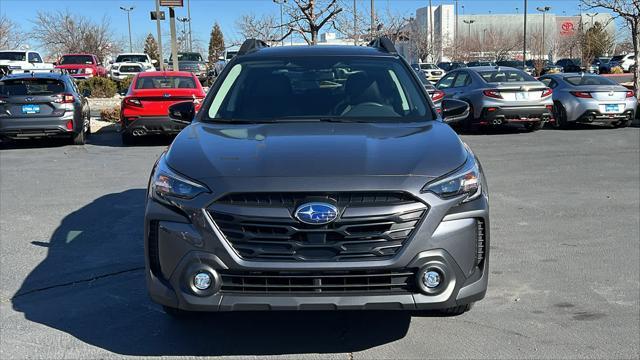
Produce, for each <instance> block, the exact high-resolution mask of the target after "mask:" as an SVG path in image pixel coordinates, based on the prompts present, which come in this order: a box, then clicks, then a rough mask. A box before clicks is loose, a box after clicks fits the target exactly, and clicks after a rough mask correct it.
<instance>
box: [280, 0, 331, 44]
mask: <svg viewBox="0 0 640 360" xmlns="http://www.w3.org/2000/svg"><path fill="white" fill-rule="evenodd" d="M285 11H286V13H287V15H288V18H289V22H288V23H287V24H283V26H286V27H287V28H288V31H287V33H286V35H285V38H286V37H287V36H289V35H291V34H292V33H298V34H300V35H301V36H302V38H303V39H304V40H305V41H306V42H307V44H309V45H317V44H318V33H319V32H320V30H321V29H322V28H324V27H325V26H326V25H329V26H333V27H334V28H335V24H334V21H335V20H336V17H337V15H338V14H340V13H341V12H342V7H340V6H339V3H338V0H293V1H290V2H287V3H286V5H285ZM277 40H278V41H280V40H281V39H277Z"/></svg>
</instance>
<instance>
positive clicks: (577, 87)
mask: <svg viewBox="0 0 640 360" xmlns="http://www.w3.org/2000/svg"><path fill="white" fill-rule="evenodd" d="M540 81H542V82H543V83H545V84H547V85H548V86H549V87H550V88H552V89H553V102H554V113H555V118H556V122H555V124H556V126H557V127H560V128H567V127H569V126H570V125H573V124H575V123H593V122H598V123H608V124H611V125H613V126H614V127H626V126H629V124H631V121H632V120H633V116H634V112H635V111H636V109H637V106H638V100H637V99H636V98H635V96H634V95H635V94H634V92H633V91H632V90H628V89H627V88H625V87H624V86H621V85H619V84H618V83H616V82H614V81H612V80H609V79H607V78H605V77H603V76H600V75H594V74H584V73H572V74H553V75H545V76H543V77H541V78H540Z"/></svg>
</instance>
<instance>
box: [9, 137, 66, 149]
mask: <svg viewBox="0 0 640 360" xmlns="http://www.w3.org/2000/svg"><path fill="white" fill-rule="evenodd" d="M67 145H71V141H70V139H65V138H41V139H19V140H11V139H0V150H16V149H41V148H53V147H63V146H67Z"/></svg>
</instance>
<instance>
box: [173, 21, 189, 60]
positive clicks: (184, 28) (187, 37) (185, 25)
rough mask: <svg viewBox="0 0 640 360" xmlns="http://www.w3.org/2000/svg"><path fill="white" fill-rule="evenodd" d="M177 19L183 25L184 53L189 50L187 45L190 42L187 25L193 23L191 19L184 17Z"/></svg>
mask: <svg viewBox="0 0 640 360" xmlns="http://www.w3.org/2000/svg"><path fill="white" fill-rule="evenodd" d="M176 19H177V20H178V21H180V22H181V23H182V42H183V45H182V49H183V51H186V50H187V46H186V43H187V41H188V40H189V35H188V33H187V23H188V22H191V19H189V18H188V17H184V16H183V17H178V18H176Z"/></svg>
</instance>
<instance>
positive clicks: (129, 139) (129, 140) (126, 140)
mask: <svg viewBox="0 0 640 360" xmlns="http://www.w3.org/2000/svg"><path fill="white" fill-rule="evenodd" d="M120 135H121V136H122V145H133V144H134V143H135V141H134V139H133V135H131V134H128V133H126V132H123V133H121V134H120Z"/></svg>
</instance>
